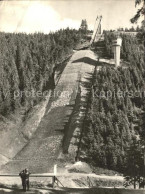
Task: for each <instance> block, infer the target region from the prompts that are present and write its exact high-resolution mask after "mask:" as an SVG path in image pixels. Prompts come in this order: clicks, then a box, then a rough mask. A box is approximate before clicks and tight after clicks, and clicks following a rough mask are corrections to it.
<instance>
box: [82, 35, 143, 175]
mask: <svg viewBox="0 0 145 194" xmlns="http://www.w3.org/2000/svg"><path fill="white" fill-rule="evenodd" d="M121 36H122V47H121V60H122V61H126V63H124V62H122V64H123V63H124V64H123V65H122V66H121V67H119V68H117V69H116V68H114V67H108V66H106V67H105V65H104V66H103V67H102V68H101V69H100V70H98V71H97V70H96V72H95V74H94V78H93V86H92V91H91V99H90V102H89V110H88V113H87V119H86V121H85V127H84V135H83V143H82V144H83V145H82V151H83V152H82V157H83V159H84V160H85V161H87V162H89V163H92V164H93V165H94V166H99V167H102V168H107V169H112V170H116V171H118V172H121V173H125V174H127V175H130V176H133V177H134V176H136V175H137V176H142V175H143V163H144V162H143V153H144V150H143V149H142V147H143V145H144V138H145V132H144V131H145V122H144V121H145V114H144V111H145V92H144V91H145V65H144V46H143V43H141V42H143V41H139V40H138V39H137V38H136V37H132V36H130V35H121ZM114 37H115V35H114V34H113V33H112V32H105V43H104V44H105V52H106V55H107V56H108V57H112V56H113V54H112V48H111V43H112V39H113V38H114ZM83 153H85V154H83Z"/></svg>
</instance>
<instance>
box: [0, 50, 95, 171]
mask: <svg viewBox="0 0 145 194" xmlns="http://www.w3.org/2000/svg"><path fill="white" fill-rule="evenodd" d="M96 64H97V56H96V55H95V54H94V52H93V51H90V50H80V51H75V52H74V54H73V55H72V57H71V58H70V60H69V62H68V63H67V65H66V67H65V69H64V70H63V72H62V74H61V77H60V79H59V81H58V83H57V85H56V87H55V89H54V91H51V96H50V98H49V100H48V103H47V106H46V108H45V112H44V115H43V117H42V118H41V120H40V122H39V124H38V127H37V128H36V130H35V131H34V132H33V133H32V134H31V136H30V137H29V138H25V137H24V136H22V135H20V134H19V131H17V132H16V133H15V138H14V139H10V140H8V141H7V143H6V144H5V146H3V147H5V149H4V153H5V157H7V158H8V161H7V162H6V163H5V164H3V165H2V166H1V170H0V171H1V172H3V173H16V172H19V171H20V170H22V169H23V168H25V167H27V168H29V169H30V170H31V172H32V173H46V172H51V171H52V169H53V165H54V164H58V166H59V165H61V161H60V160H61V159H62V158H63V152H64V150H65V151H66V152H69V150H70V145H71V141H72V137H73V133H74V131H75V127H70V124H71V125H72V122H71V119H72V115H73V114H74V111H75V109H76V108H77V106H79V104H77V106H76V100H77V98H78V94H79V99H81V100H80V101H83V102H84V103H85V102H86V101H87V98H88V92H89V90H88V88H85V84H84V83H85V82H88V81H89V80H90V79H91V77H92V75H93V72H94V69H95V66H96ZM90 89H91V88H90ZM84 112H85V111H84ZM78 117H80V119H83V117H84V113H83V112H82V113H81V112H80V113H79V116H78ZM80 133H81V129H80ZM75 149H76V148H75ZM12 152H13V154H11V153H12ZM6 154H7V155H6ZM75 155H76V152H75V151H74V153H73V156H74V157H75Z"/></svg>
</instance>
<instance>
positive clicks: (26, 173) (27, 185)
mask: <svg viewBox="0 0 145 194" xmlns="http://www.w3.org/2000/svg"><path fill="white" fill-rule="evenodd" d="M30 174H31V173H30V172H29V170H28V169H27V168H26V169H25V184H26V189H27V190H28V191H29V176H30Z"/></svg>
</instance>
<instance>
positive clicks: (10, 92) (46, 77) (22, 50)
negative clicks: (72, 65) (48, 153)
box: [0, 28, 81, 116]
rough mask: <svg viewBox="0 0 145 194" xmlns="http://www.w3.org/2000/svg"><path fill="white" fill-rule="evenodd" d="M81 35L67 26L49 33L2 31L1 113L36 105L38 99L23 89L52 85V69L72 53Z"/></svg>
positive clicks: (46, 87) (6, 113) (38, 89)
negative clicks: (24, 93) (25, 93)
mask: <svg viewBox="0 0 145 194" xmlns="http://www.w3.org/2000/svg"><path fill="white" fill-rule="evenodd" d="M80 37H81V33H80V32H79V31H77V30H70V29H68V28H67V29H65V30H59V31H57V32H55V33H50V34H48V35H45V34H43V33H35V34H29V35H28V34H25V33H18V34H14V33H2V32H1V33H0V45H1V46H0V53H1V54H0V114H1V115H3V116H7V115H8V114H9V113H11V112H15V110H16V109H17V108H18V107H21V106H23V107H26V109H29V108H31V107H33V106H34V105H36V104H37V103H38V102H39V101H40V100H41V98H40V97H37V96H36V97H34V96H33V97H32V98H31V95H30V97H27V96H28V95H23V92H24V91H25V92H26V91H27V93H28V92H35V91H40V92H43V91H44V90H49V89H51V88H53V87H54V85H53V80H52V79H53V78H52V74H53V73H54V68H55V67H56V65H59V63H61V62H62V61H64V60H65V59H66V58H68V56H70V54H72V51H73V48H74V47H75V46H76V45H77V44H78V42H79V40H80ZM20 92H21V93H20ZM14 94H16V95H14ZM19 94H20V96H19V98H18V97H17V98H16V96H18V95H19Z"/></svg>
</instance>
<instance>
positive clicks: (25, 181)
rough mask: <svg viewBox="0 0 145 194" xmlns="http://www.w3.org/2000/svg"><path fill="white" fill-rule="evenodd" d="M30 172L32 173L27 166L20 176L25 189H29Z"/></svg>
mask: <svg viewBox="0 0 145 194" xmlns="http://www.w3.org/2000/svg"><path fill="white" fill-rule="evenodd" d="M30 174H31V173H30V172H29V171H28V169H27V168H26V169H25V170H22V171H21V172H20V173H19V176H20V177H21V180H22V187H23V190H24V191H26V190H29V176H30Z"/></svg>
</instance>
